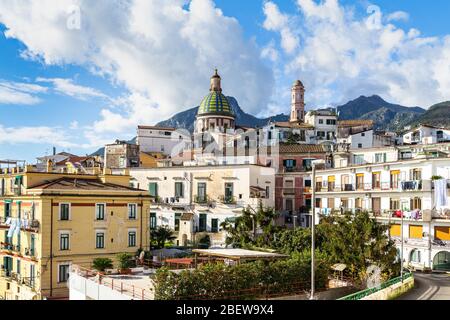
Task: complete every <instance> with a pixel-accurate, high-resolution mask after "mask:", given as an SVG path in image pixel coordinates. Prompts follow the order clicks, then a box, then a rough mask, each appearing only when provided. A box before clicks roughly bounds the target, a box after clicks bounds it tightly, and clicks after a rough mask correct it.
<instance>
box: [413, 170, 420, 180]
mask: <svg viewBox="0 0 450 320" xmlns="http://www.w3.org/2000/svg"><path fill="white" fill-rule="evenodd" d="M410 175H411V180H422V171H421V170H420V169H413V170H411V173H410Z"/></svg>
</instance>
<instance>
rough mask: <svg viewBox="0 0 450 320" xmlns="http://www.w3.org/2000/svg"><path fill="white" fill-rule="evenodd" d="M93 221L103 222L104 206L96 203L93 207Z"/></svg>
mask: <svg viewBox="0 0 450 320" xmlns="http://www.w3.org/2000/svg"><path fill="white" fill-rule="evenodd" d="M95 220H105V204H104V203H97V204H96V205H95Z"/></svg>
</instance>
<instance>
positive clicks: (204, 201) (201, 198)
mask: <svg viewBox="0 0 450 320" xmlns="http://www.w3.org/2000/svg"><path fill="white" fill-rule="evenodd" d="M210 202H211V201H210V198H209V197H208V196H194V203H198V204H208V203H210Z"/></svg>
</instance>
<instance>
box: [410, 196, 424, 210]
mask: <svg viewBox="0 0 450 320" xmlns="http://www.w3.org/2000/svg"><path fill="white" fill-rule="evenodd" d="M410 209H411V210H416V209H419V210H422V199H421V198H414V199H411V201H410Z"/></svg>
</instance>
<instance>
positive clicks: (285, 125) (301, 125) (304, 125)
mask: <svg viewBox="0 0 450 320" xmlns="http://www.w3.org/2000/svg"><path fill="white" fill-rule="evenodd" d="M275 126H277V127H283V128H305V129H313V128H314V126H313V125H310V124H307V123H302V122H300V123H299V122H289V121H284V122H275Z"/></svg>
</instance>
